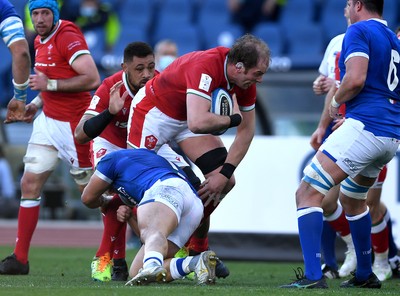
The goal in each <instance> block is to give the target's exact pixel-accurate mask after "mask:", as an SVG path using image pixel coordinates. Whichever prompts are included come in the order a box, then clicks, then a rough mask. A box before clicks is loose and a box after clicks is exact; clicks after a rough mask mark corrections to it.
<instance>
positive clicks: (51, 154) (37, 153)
mask: <svg viewBox="0 0 400 296" xmlns="http://www.w3.org/2000/svg"><path fill="white" fill-rule="evenodd" d="M23 162H24V164H25V171H26V172H30V173H33V174H41V173H44V172H48V171H53V170H54V169H55V167H56V166H57V163H58V152H57V150H55V149H53V148H51V147H48V146H43V145H28V149H27V151H26V154H25V156H24V158H23Z"/></svg>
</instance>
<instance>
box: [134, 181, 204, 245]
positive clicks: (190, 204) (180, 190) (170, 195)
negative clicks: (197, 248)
mask: <svg viewBox="0 0 400 296" xmlns="http://www.w3.org/2000/svg"><path fill="white" fill-rule="evenodd" d="M149 202H160V203H163V204H164V205H166V206H167V207H169V208H170V209H171V210H172V211H173V212H174V213H175V215H176V217H177V219H178V226H177V228H176V229H175V230H174V231H173V232H172V233H171V234H170V235H169V236H168V240H169V241H171V242H173V243H174V244H175V245H177V246H178V247H179V248H181V247H183V246H184V245H185V243H186V242H187V241H188V240H189V238H190V236H191V235H192V233H193V232H194V231H195V230H196V228H197V227H198V226H199V224H200V221H201V219H202V217H203V204H202V202H201V200H200V198H199V197H198V196H197V195H196V194H195V193H194V192H193V190H192V188H191V187H190V186H189V185H188V183H187V182H186V181H184V180H183V179H181V178H178V177H177V178H168V179H165V180H162V181H161V180H159V181H157V182H156V183H155V184H154V185H153V186H152V187H151V188H149V189H148V190H147V191H146V192H145V194H144V196H143V198H142V200H141V201H140V203H139V207H140V205H142V204H145V203H149ZM160 219H162V217H160Z"/></svg>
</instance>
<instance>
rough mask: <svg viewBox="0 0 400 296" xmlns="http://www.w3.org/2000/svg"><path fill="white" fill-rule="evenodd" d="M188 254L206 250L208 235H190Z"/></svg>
mask: <svg viewBox="0 0 400 296" xmlns="http://www.w3.org/2000/svg"><path fill="white" fill-rule="evenodd" d="M188 249H189V254H190V255H197V254H200V253H201V252H204V251H207V250H208V237H201V238H198V237H194V236H192V237H191V238H190V240H189V244H188Z"/></svg>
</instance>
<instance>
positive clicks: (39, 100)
mask: <svg viewBox="0 0 400 296" xmlns="http://www.w3.org/2000/svg"><path fill="white" fill-rule="evenodd" d="M31 104H34V105H36V107H38V108H41V107H42V106H43V101H42V98H41V97H40V96H39V95H37V96H36V97H35V98H34V99H33V100H32V101H31Z"/></svg>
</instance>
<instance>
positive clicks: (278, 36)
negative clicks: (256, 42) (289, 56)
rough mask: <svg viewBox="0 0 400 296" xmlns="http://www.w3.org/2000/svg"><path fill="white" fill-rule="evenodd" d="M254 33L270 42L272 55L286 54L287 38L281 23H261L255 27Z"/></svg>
mask: <svg viewBox="0 0 400 296" xmlns="http://www.w3.org/2000/svg"><path fill="white" fill-rule="evenodd" d="M252 33H253V34H254V35H255V36H257V37H259V38H261V39H263V40H264V41H265V42H267V43H268V46H269V48H270V50H271V57H277V56H282V55H283V54H284V49H285V40H284V37H283V34H282V28H281V26H280V25H279V24H273V23H260V24H258V25H257V26H256V27H255V28H254V30H253V32H252Z"/></svg>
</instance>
